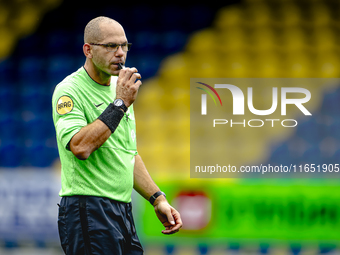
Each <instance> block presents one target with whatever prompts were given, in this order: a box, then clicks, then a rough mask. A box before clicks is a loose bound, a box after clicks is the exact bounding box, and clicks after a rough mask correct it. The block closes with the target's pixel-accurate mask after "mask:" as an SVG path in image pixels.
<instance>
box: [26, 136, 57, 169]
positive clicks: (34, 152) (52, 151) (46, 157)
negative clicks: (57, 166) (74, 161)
mask: <svg viewBox="0 0 340 255" xmlns="http://www.w3.org/2000/svg"><path fill="white" fill-rule="evenodd" d="M58 157H59V153H58V149H57V148H54V147H48V146H46V145H45V144H44V143H41V142H33V145H32V146H30V147H27V148H26V153H25V163H26V165H29V166H34V167H49V166H51V165H52V164H53V162H54V160H55V159H57V158H58Z"/></svg>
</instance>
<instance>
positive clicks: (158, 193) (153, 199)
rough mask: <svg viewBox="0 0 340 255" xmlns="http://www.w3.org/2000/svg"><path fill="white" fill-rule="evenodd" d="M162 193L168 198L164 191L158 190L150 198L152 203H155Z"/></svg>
mask: <svg viewBox="0 0 340 255" xmlns="http://www.w3.org/2000/svg"><path fill="white" fill-rule="evenodd" d="M160 195H163V196H164V197H165V198H166V195H165V193H164V192H163V191H157V192H156V193H155V194H153V195H152V196H151V197H150V198H149V202H150V204H152V205H153V203H155V200H156V198H157V197H159V196H160Z"/></svg>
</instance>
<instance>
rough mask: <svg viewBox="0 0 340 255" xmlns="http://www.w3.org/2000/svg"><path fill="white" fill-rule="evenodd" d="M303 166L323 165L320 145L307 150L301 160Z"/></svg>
mask: <svg viewBox="0 0 340 255" xmlns="http://www.w3.org/2000/svg"><path fill="white" fill-rule="evenodd" d="M301 163H302V164H316V165H319V164H322V163H323V158H322V157H321V151H320V148H319V146H318V144H316V145H314V146H312V147H311V148H309V149H307V150H306V151H305V153H304V154H303V155H302V158H301Z"/></svg>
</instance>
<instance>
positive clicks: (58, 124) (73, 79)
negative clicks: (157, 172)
mask: <svg viewBox="0 0 340 255" xmlns="http://www.w3.org/2000/svg"><path fill="white" fill-rule="evenodd" d="M117 78H118V77H117V76H112V77H111V84H110V86H103V85H100V84H98V83H96V82H95V81H94V80H92V79H91V77H90V76H89V75H88V74H87V72H86V70H85V69H84V68H83V67H81V68H79V69H78V70H77V71H76V72H75V73H73V74H71V75H69V76H67V77H66V78H65V79H64V80H63V81H62V82H60V83H59V84H58V85H57V86H56V88H55V90H54V93H53V98H52V107H53V122H54V126H55V129H56V135H57V143H58V150H59V156H60V161H61V185H62V188H61V191H60V193H59V195H60V196H73V195H88V196H100V197H107V198H110V199H114V200H118V201H122V202H130V201H131V192H132V189H133V168H134V163H135V158H134V156H135V155H137V145H136V123H135V117H134V111H133V106H132V105H131V106H130V107H129V108H128V110H127V112H126V113H125V114H124V117H123V119H122V120H121V121H120V123H119V125H118V127H117V129H116V130H115V132H114V133H113V134H112V135H111V136H110V137H109V139H107V141H106V142H105V143H104V144H103V145H102V146H101V147H100V148H99V149H97V150H96V151H94V152H93V153H92V154H91V155H90V156H89V157H88V159H86V160H79V159H77V158H76V157H75V156H74V155H73V153H72V152H71V151H70V149H69V148H68V144H69V142H70V140H71V138H72V137H73V136H74V135H75V134H76V133H78V132H79V130H80V129H81V128H82V127H84V126H86V125H88V124H90V123H92V122H93V121H95V120H96V119H97V118H98V116H99V115H100V114H101V113H102V112H103V111H104V110H105V109H106V107H107V106H108V105H109V104H110V103H112V102H113V101H114V99H115V98H116V82H117Z"/></svg>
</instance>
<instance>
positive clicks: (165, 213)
mask: <svg viewBox="0 0 340 255" xmlns="http://www.w3.org/2000/svg"><path fill="white" fill-rule="evenodd" d="M154 208H155V212H156V215H157V217H158V219H159V220H160V221H161V222H162V224H163V226H164V227H165V230H162V233H163V234H165V235H171V234H174V233H176V232H178V231H179V229H180V228H181V227H182V225H183V224H182V220H181V215H180V214H179V212H178V211H177V210H176V209H175V208H173V207H172V206H171V205H169V203H168V202H167V201H160V202H159V203H157V204H156V205H155V206H154Z"/></svg>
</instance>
